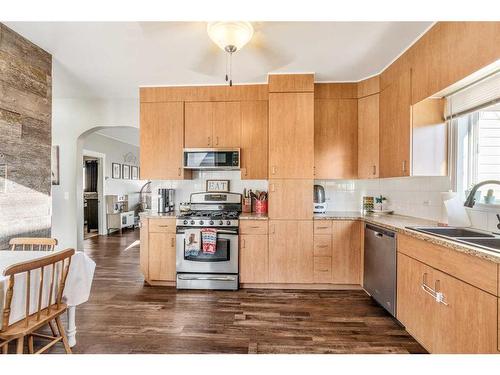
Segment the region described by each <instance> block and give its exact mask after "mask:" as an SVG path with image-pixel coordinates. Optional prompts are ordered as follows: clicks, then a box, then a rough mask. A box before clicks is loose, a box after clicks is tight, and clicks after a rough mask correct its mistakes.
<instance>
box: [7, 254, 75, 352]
mask: <svg viewBox="0 0 500 375" xmlns="http://www.w3.org/2000/svg"><path fill="white" fill-rule="evenodd" d="M74 253H75V250H74V249H66V250H63V251H60V252H56V253H54V254H51V255H48V256H45V257H42V258H38V259H34V260H30V261H27V262H21V263H17V264H14V265H12V266H10V267H8V268H6V269H5V270H4V273H3V274H4V276H7V277H8V286H7V293H6V297H5V305H4V309H3V316H2V317H1V318H2V321H1V328H0V348H1V349H2V353H4V354H7V353H8V346H9V343H10V342H11V341H14V340H17V342H16V353H18V354H23V352H24V339H25V338H27V339H28V352H29V353H35V352H34V347H33V338H34V337H38V338H41V339H45V340H49V343H48V344H47V345H45V346H43V347H42V348H41V349H39V350H38V351H37V352H36V354H38V353H43V352H44V351H46V350H47V349H49V348H50V347H52V346H53V345H55V344H56V343H58V342H60V341H62V343H63V345H64V349H65V351H66V353H68V354H70V353H71V348H70V346H69V344H68V338H67V336H66V332H65V331H64V327H63V325H62V324H61V318H60V316H61V315H62V314H63V313H64V312H66V310H67V308H68V307H67V305H66V304H64V303H62V298H63V293H64V287H65V284H66V279H67V277H68V272H69V266H70V264H71V256H72V255H73V254H74ZM23 275H24V276H25V277H26V283H25V284H26V290H25V293H26V296H25V297H26V299H25V301H26V302H25V311H24V314H23V317H22V318H21V320H19V321H17V322H15V323H9V320H10V314H11V308H12V300H13V298H12V296H13V292H14V284H15V283H16V281H17V282H19V278H20V277H23ZM34 277H35V278H37V279H38V280H37V281H36V282H37V283H38V289H37V288H35V293H37V294H38V298H37V305H36V312H34V313H31V314H30V301H31V296H30V294H31V292H32V290H31V285H32V281H33V280H32V278H34ZM48 281H50V286H49V287H46V286H45V285H46V284H48V283H49V282H48ZM43 301H46V304H47V306H43V305H42V303H43ZM54 323H55V326H54ZM47 325H48V326H49V327H50V330H51V332H52V335H48V334H42V333H38V332H35V331H37V330H39V329H41V328H44V327H46V326H47ZM56 327H57V331H56Z"/></svg>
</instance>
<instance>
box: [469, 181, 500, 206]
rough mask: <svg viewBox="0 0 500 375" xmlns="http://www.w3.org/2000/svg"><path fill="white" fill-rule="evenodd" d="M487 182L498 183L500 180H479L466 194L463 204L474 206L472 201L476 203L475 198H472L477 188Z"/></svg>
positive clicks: (487, 183) (499, 183)
mask: <svg viewBox="0 0 500 375" xmlns="http://www.w3.org/2000/svg"><path fill="white" fill-rule="evenodd" d="M489 184H496V185H500V181H497V180H486V181H483V182H480V183H478V184H475V185H474V186H473V187H472V189H471V191H470V192H469V195H468V196H467V199H466V200H465V203H464V206H465V207H474V203H476V198H474V195H476V191H477V189H479V188H480V187H481V186H483V185H489Z"/></svg>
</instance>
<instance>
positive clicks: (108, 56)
mask: <svg viewBox="0 0 500 375" xmlns="http://www.w3.org/2000/svg"><path fill="white" fill-rule="evenodd" d="M6 24H7V26H9V27H11V28H12V29H14V30H15V31H17V32H18V33H20V34H21V35H23V36H25V37H26V38H28V39H29V40H31V41H32V42H34V43H35V44H37V45H39V46H40V47H42V48H44V49H45V50H47V51H48V52H50V53H52V55H53V58H54V73H53V74H54V77H53V80H54V93H53V94H54V97H96V98H137V97H138V87H139V86H148V85H193V84H223V83H224V80H223V78H224V74H225V59H224V53H223V52H222V51H221V50H218V49H217V47H215V45H214V44H213V43H212V42H211V41H210V39H209V38H208V35H207V33H206V23H204V22H6ZM253 24H254V27H255V29H256V33H255V35H254V39H253V40H252V41H251V42H250V44H249V45H248V46H246V47H245V48H244V49H243V50H242V51H240V52H238V53H237V54H236V55H235V56H234V60H233V81H234V82H235V83H236V84H237V83H252V82H253V83H255V82H266V81H267V73H268V72H315V73H316V80H317V81H358V80H361V79H363V78H367V77H369V76H372V75H374V74H377V73H379V72H380V71H381V70H382V69H383V68H385V67H386V66H387V65H388V64H389V63H390V62H392V61H393V60H394V59H395V58H396V57H397V56H398V55H399V54H400V53H401V52H403V51H404V50H405V49H406V48H407V47H408V46H409V45H411V44H412V43H413V42H414V41H415V40H416V39H417V38H418V37H419V36H420V35H421V34H422V33H423V32H425V31H426V30H427V29H428V28H429V27H430V26H431V25H432V23H431V22H257V23H253Z"/></svg>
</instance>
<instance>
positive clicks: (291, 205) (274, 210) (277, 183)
mask: <svg viewBox="0 0 500 375" xmlns="http://www.w3.org/2000/svg"><path fill="white" fill-rule="evenodd" d="M313 185H314V181H313V180H312V179H311V180H305V179H300V180H292V179H283V180H275V179H272V180H269V218H270V219H298V220H310V219H312V217H313Z"/></svg>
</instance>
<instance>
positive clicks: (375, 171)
mask: <svg viewBox="0 0 500 375" xmlns="http://www.w3.org/2000/svg"><path fill="white" fill-rule="evenodd" d="M376 174H377V166H376V165H374V166H373V175H374V176H375V175H376Z"/></svg>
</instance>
